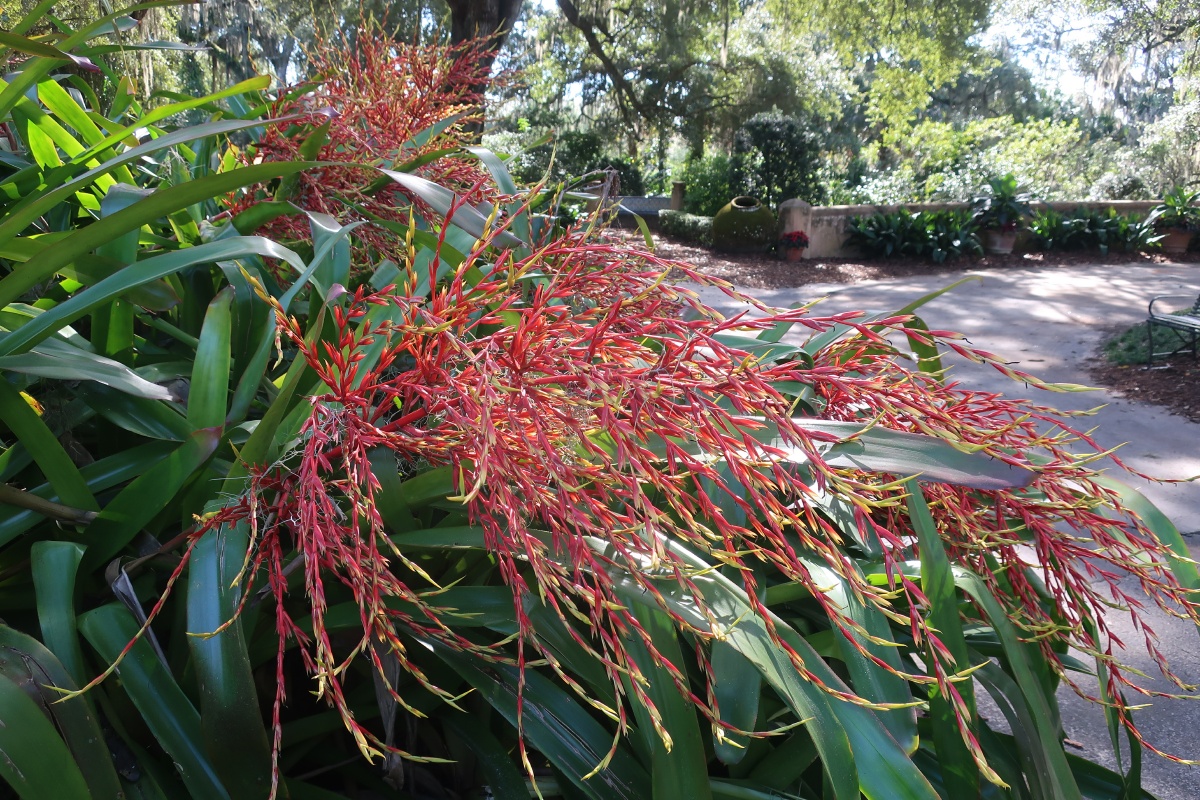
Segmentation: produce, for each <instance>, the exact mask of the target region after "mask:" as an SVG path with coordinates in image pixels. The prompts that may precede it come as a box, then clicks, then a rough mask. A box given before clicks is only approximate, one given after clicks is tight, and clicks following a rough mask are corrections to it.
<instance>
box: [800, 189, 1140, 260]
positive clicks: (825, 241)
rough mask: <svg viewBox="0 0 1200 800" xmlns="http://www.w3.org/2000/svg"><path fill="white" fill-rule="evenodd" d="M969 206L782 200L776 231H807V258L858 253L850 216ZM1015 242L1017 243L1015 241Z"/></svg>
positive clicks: (1067, 206)
mask: <svg viewBox="0 0 1200 800" xmlns="http://www.w3.org/2000/svg"><path fill="white" fill-rule="evenodd" d="M1031 205H1032V207H1033V209H1034V210H1035V211H1041V210H1044V209H1048V208H1049V209H1054V210H1055V211H1059V212H1063V213H1068V214H1069V213H1071V212H1073V211H1075V209H1077V208H1086V209H1089V210H1092V209H1096V210H1100V211H1103V210H1105V209H1109V208H1112V209H1115V210H1116V212H1117V213H1118V214H1137V215H1141V216H1144V215H1146V214H1148V213H1149V212H1150V209H1152V208H1154V206H1156V205H1158V201H1157V200H1097V201H1091V200H1088V201H1081V202H1054V203H1042V202H1037V203H1032V204H1031ZM970 207H971V204H970V203H905V204H903V205H880V206H870V205H860V206H810V205H809V204H808V203H806V202H804V201H803V200H786V201H784V202H783V203H782V204H780V206H779V226H780V233H781V234H782V233H788V232H789V231H804V232H805V233H807V234H808V241H809V245H808V250H807V251H806V252H805V256H806V257H807V258H853V257H854V256H856V255H858V253H857V252H856V251H855V250H854V249H853V248H849V247H846V246H845V245H844V242H845V241H846V229H847V227H848V225H849V222H850V219H851V217H865V216H870V215H872V214H890V213H893V212H895V211H899V210H900V209H902V208H904V209H907V210H909V211H913V212H916V211H946V210H951V209H955V210H961V209H968V208H970ZM1018 246H1019V245H1018Z"/></svg>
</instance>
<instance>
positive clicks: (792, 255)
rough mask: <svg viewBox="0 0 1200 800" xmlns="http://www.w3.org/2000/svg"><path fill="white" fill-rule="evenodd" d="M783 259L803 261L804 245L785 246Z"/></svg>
mask: <svg viewBox="0 0 1200 800" xmlns="http://www.w3.org/2000/svg"><path fill="white" fill-rule="evenodd" d="M783 260H784V261H803V260H804V248H803V247H785V248H783Z"/></svg>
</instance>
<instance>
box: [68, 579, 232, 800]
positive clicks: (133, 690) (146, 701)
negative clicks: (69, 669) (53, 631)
mask: <svg viewBox="0 0 1200 800" xmlns="http://www.w3.org/2000/svg"><path fill="white" fill-rule="evenodd" d="M79 628H80V630H81V631H83V635H84V636H85V637H87V640H88V641H89V642H91V644H92V646H93V647H95V648H96V650H97V652H99V653H100V657H101V658H103V659H105V660H106V661H109V662H112V661H116V659H117V656H119V655H120V653H121V651H122V650H124V649H125V646H126V645H128V644H129V643H130V642H131V641H133V640H134V637H135V636H137V632H138V628H139V625H138V623H137V621H136V620H135V619H134V618H133V615H132V614H130V613H129V612H128V611H127V610H126V609H125V608H123V607H122V606H120V605H118V604H115V603H113V604H109V605H106V606H101V607H100V608H97V609H95V610H94V611H89V612H88V613H86V614H84V615H83V616H82V617H80V618H79ZM117 674H118V675H119V676H120V678H121V686H122V688H123V689H124V690H125V692H126V693H127V694H128V695H129V699H130V700H132V701H133V705H134V706H135V707H136V708H137V710H138V713H140V714H141V716H142V719H144V720H145V722H146V725H147V727H149V728H150V732H151V733H153V734H154V738H155V740H156V741H157V742H158V744H159V745H161V746H162V748H163V749H164V750H166V751H167V753H168V755H170V756H171V760H172V761H174V762H175V768H176V769H177V770H178V771H179V774H180V776H182V778H183V781H184V784H185V785H186V786H187V788H188V792H189V793H190V794H191V795H192V797H193V798H195V800H231V798H230V796H229V793H228V792H227V791H226V790H225V787H224V786H222V784H221V780H220V778H218V777H217V771H216V769H215V768H214V767H213V764H212V761H211V760H210V759H209V757H208V755H207V753H205V751H204V745H203V736H202V734H201V728H200V714H199V713H197V711H196V708H195V706H193V705H192V704H191V701H189V700H188V699H187V696H186V695H185V694H184V693H183V690H182V689H180V688H179V684H178V683H176V682H175V678H174V676H172V675H171V673H170V672H168V671H167V668H166V667H165V666H163V663H162V661H161V660H160V659H159V657H158V655H157V654H156V653H155V652H154V648H153V647H151V646H150V642H149V641H147V640H146V639H145V638H144V637H143V638H140V639H138V640H137V641H135V642H134V643H133V645H132V647H131V649H130V651H129V653H128V655H126V656H125V658H124V659H123V660H122V661H121V664H120V666H118V667H117ZM49 796H51V795H47V797H49Z"/></svg>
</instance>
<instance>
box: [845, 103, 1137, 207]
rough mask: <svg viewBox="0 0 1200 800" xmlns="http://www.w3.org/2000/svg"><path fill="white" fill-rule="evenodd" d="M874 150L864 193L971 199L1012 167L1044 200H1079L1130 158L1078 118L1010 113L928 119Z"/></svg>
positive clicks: (879, 199)
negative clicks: (955, 119) (1027, 117)
mask: <svg viewBox="0 0 1200 800" xmlns="http://www.w3.org/2000/svg"><path fill="white" fill-rule="evenodd" d="M867 155H868V157H869V160H870V161H871V162H872V171H871V173H870V174H869V175H868V176H867V178H866V180H865V181H864V183H863V185H862V187H861V189H860V193H861V194H860V197H861V199H862V200H863V201H865V202H872V203H906V202H925V201H929V200H957V201H962V200H969V199H970V198H971V197H972V196H974V195H975V194H976V193H978V191H979V187H980V186H981V185H982V184H984V183H986V182H987V181H988V180H989V179H990V178H992V177H994V176H996V175H1004V174H1006V173H1011V174H1013V175H1015V176H1016V177H1017V181H1018V183H1020V184H1021V185H1022V186H1025V187H1028V189H1029V190H1030V191H1031V192H1033V193H1034V194H1035V195H1037V196H1038V197H1040V198H1042V199H1044V200H1079V199H1081V198H1087V197H1092V196H1093V187H1094V185H1095V184H1096V182H1098V181H1099V180H1100V179H1101V178H1102V177H1104V176H1105V175H1108V174H1109V173H1112V172H1114V171H1116V170H1117V169H1118V167H1119V166H1120V164H1121V162H1122V160H1123V159H1122V157H1121V156H1120V155H1119V153H1118V148H1117V145H1116V143H1114V142H1112V141H1094V140H1093V139H1092V137H1090V136H1089V135H1088V134H1087V133H1085V132H1084V131H1083V130H1082V129H1081V128H1080V125H1079V123H1078V121H1076V120H1056V119H1032V120H1027V121H1024V122H1018V121H1016V120H1015V119H1013V118H1012V117H1010V116H1002V117H989V118H984V119H972V120H968V121H966V122H964V123H960V124H955V123H949V122H938V121H925V122H921V123H919V124H917V125H915V126H914V127H913V128H912V129H911V130H907V131H905V132H903V134H902V135H898V136H896V137H895V138H894V139H891V140H888V141H887V142H886V143H880V144H877V145H872V146H871V147H869V148H867Z"/></svg>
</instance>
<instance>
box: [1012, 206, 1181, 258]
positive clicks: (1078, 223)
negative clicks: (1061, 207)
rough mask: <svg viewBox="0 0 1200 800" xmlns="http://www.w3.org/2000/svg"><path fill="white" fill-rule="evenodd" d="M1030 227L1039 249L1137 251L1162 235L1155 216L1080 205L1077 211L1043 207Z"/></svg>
mask: <svg viewBox="0 0 1200 800" xmlns="http://www.w3.org/2000/svg"><path fill="white" fill-rule="evenodd" d="M1029 229H1030V231H1031V232H1032V233H1033V236H1034V243H1035V244H1036V246H1037V249H1039V250H1064V251H1068V250H1095V251H1097V252H1099V253H1100V254H1101V255H1107V254H1108V253H1109V251H1110V250H1116V251H1120V252H1125V253H1137V252H1142V251H1145V250H1147V249H1149V248H1150V247H1151V246H1152V245H1154V244H1155V243H1156V242H1157V241H1158V240H1159V239H1160V238H1161V237H1160V236H1157V235H1155V231H1154V223H1153V221H1152V220H1149V219H1143V218H1140V217H1137V216H1132V215H1124V214H1118V213H1117V212H1116V210H1114V209H1112V208H1109V209H1107V210H1105V211H1095V210H1092V211H1089V210H1087V209H1083V208H1079V209H1076V210H1075V212H1074V213H1073V214H1069V215H1068V214H1062V213H1060V212H1058V211H1053V210H1047V211H1039V212H1037V213H1036V214H1034V215H1033V219H1032V220H1031V221H1030V224H1029Z"/></svg>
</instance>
